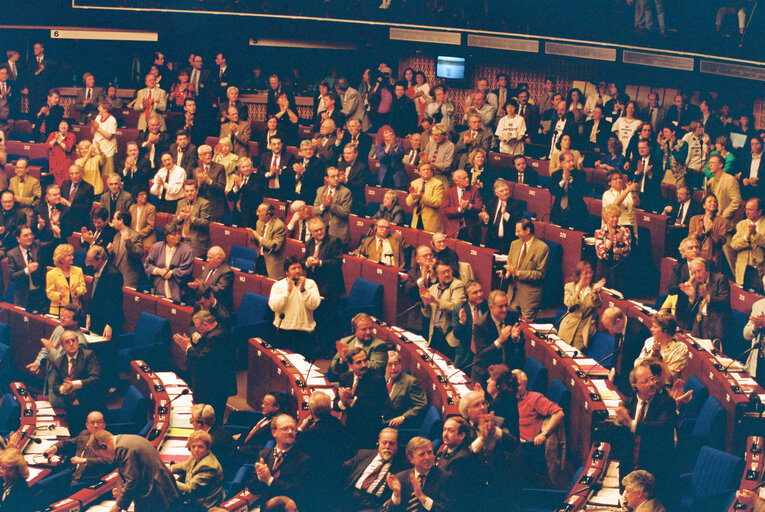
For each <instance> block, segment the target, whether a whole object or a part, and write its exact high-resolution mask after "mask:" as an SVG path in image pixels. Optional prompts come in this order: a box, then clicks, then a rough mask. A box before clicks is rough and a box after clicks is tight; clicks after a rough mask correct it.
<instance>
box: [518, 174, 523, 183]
mask: <svg viewBox="0 0 765 512" xmlns="http://www.w3.org/2000/svg"><path fill="white" fill-rule="evenodd" d="M518 183H520V184H521V185H523V173H522V172H519V173H518Z"/></svg>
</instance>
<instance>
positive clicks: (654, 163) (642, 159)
mask: <svg viewBox="0 0 765 512" xmlns="http://www.w3.org/2000/svg"><path fill="white" fill-rule="evenodd" d="M637 150H638V154H637V155H635V158H634V159H633V160H632V162H630V169H629V178H630V181H631V182H632V183H635V184H636V185H637V187H636V188H635V191H636V192H637V193H638V194H639V195H640V205H641V208H642V209H643V210H646V211H658V212H660V211H661V210H662V208H663V207H664V197H663V196H662V194H661V182H662V180H663V179H664V175H663V173H662V172H661V160H660V158H659V156H658V155H657V154H656V153H654V152H652V151H651V148H650V146H649V141H647V140H640V141H639V142H638V144H637Z"/></svg>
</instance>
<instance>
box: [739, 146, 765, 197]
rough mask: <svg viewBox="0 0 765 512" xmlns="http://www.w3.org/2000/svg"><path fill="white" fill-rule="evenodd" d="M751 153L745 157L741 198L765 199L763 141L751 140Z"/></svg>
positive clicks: (742, 163)
mask: <svg viewBox="0 0 765 512" xmlns="http://www.w3.org/2000/svg"><path fill="white" fill-rule="evenodd" d="M749 144H750V147H751V152H749V153H747V154H746V156H745V157H744V159H743V161H742V162H741V165H740V167H739V170H740V171H741V196H742V197H743V199H744V200H749V199H751V198H753V197H759V198H760V199H762V198H763V197H765V165H763V158H762V140H761V139H760V138H758V137H752V138H751V139H749Z"/></svg>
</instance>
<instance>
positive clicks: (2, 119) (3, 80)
mask: <svg viewBox="0 0 765 512" xmlns="http://www.w3.org/2000/svg"><path fill="white" fill-rule="evenodd" d="M20 95H21V94H20V93H17V91H16V84H14V83H13V82H12V81H11V80H10V77H9V74H8V69H7V68H4V67H0V128H2V129H3V131H6V130H7V129H8V126H9V125H8V120H9V119H15V118H16V117H17V116H18V112H19V96H20Z"/></svg>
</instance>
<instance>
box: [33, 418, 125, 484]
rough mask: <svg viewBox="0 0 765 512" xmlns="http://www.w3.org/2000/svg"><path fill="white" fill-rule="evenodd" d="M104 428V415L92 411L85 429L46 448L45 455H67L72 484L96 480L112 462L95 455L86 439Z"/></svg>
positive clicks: (107, 469)
mask: <svg viewBox="0 0 765 512" xmlns="http://www.w3.org/2000/svg"><path fill="white" fill-rule="evenodd" d="M105 428H106V422H104V415H103V414H101V412H100V411H93V412H91V413H90V414H88V417H87V419H86V420H85V430H83V431H82V432H80V433H79V434H78V435H77V436H76V437H70V438H69V439H62V440H61V441H59V442H57V443H56V444H54V445H53V446H51V447H50V448H48V449H47V450H45V452H44V453H45V455H46V456H47V457H52V456H53V455H57V454H58V455H60V456H67V457H69V461H70V462H71V463H72V466H74V473H72V485H76V484H80V483H84V484H86V485H87V484H88V483H91V482H93V481H95V480H98V479H99V478H101V477H102V476H104V475H105V474H106V473H108V472H109V471H111V469H112V464H111V463H110V462H109V461H107V460H106V459H103V458H101V457H97V456H96V455H95V454H94V453H93V452H92V451H91V450H90V448H88V441H90V436H91V434H93V432H98V431H99V430H103V429H105Z"/></svg>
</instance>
